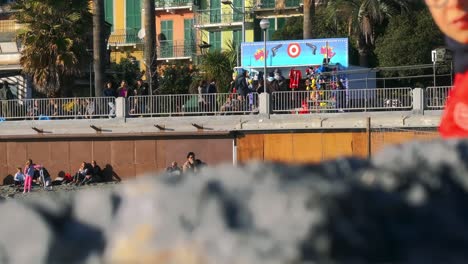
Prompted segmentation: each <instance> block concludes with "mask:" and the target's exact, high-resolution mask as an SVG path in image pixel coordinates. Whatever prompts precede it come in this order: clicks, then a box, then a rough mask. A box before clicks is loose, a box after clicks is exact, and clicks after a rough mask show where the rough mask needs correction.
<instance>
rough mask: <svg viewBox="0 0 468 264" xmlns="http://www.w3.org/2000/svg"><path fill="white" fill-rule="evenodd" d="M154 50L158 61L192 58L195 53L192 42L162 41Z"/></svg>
mask: <svg viewBox="0 0 468 264" xmlns="http://www.w3.org/2000/svg"><path fill="white" fill-rule="evenodd" d="M156 48H157V50H156V52H157V57H158V59H169V58H180V57H192V56H193V55H195V53H196V46H195V44H194V42H193V41H172V40H162V41H159V43H158V46H157V47H156Z"/></svg>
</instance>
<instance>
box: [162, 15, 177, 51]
mask: <svg viewBox="0 0 468 264" xmlns="http://www.w3.org/2000/svg"><path fill="white" fill-rule="evenodd" d="M173 25H174V23H173V21H172V20H163V21H161V34H160V36H159V43H160V45H161V58H170V57H173V55H174V52H173V43H172V38H173V36H172V35H173V31H174V28H173Z"/></svg>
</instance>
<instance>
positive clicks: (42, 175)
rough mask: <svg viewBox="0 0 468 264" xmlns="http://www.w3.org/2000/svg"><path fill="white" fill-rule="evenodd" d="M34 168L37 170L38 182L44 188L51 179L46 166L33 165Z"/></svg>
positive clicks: (49, 184)
mask: <svg viewBox="0 0 468 264" xmlns="http://www.w3.org/2000/svg"><path fill="white" fill-rule="evenodd" d="M34 169H35V170H36V171H37V172H39V178H38V183H39V184H40V185H42V186H43V187H44V189H46V188H47V187H50V186H51V185H52V179H51V178H50V174H49V172H48V171H47V169H46V168H44V166H42V165H35V166H34Z"/></svg>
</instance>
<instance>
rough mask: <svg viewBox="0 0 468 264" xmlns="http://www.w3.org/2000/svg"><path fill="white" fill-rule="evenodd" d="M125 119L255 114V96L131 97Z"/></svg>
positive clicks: (256, 96) (256, 98)
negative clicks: (132, 117)
mask: <svg viewBox="0 0 468 264" xmlns="http://www.w3.org/2000/svg"><path fill="white" fill-rule="evenodd" d="M126 109H127V111H128V115H129V116H177V115H202V114H236V113H237V114H251V113H257V112H258V94H257V93H250V94H248V95H247V96H246V97H238V96H237V95H235V94H230V93H216V94H202V95H198V94H178V95H152V96H131V97H129V98H128V99H127V107H126Z"/></svg>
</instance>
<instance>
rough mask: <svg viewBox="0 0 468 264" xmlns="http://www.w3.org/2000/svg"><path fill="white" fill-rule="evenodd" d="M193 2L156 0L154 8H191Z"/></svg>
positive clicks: (185, 0)
mask: <svg viewBox="0 0 468 264" xmlns="http://www.w3.org/2000/svg"><path fill="white" fill-rule="evenodd" d="M193 4H194V2H193V0H156V2H155V7H156V8H171V7H176V8H177V7H191V6H193Z"/></svg>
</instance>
